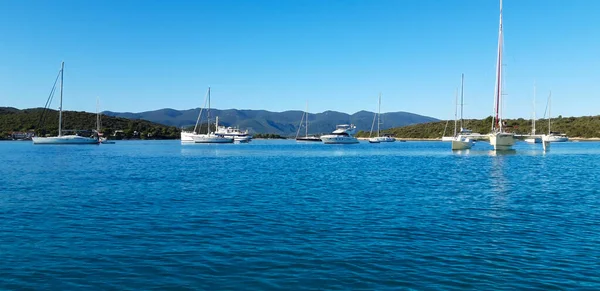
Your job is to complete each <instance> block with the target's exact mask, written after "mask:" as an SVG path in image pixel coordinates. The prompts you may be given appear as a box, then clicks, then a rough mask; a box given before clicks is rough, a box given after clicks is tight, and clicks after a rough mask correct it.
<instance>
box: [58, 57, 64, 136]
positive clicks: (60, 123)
mask: <svg viewBox="0 0 600 291" xmlns="http://www.w3.org/2000/svg"><path fill="white" fill-rule="evenodd" d="M64 74H65V62H64V61H63V62H62V63H61V64H60V107H58V110H59V111H58V136H62V108H63V106H62V102H63V76H64Z"/></svg>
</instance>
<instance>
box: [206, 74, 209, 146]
mask: <svg viewBox="0 0 600 291" xmlns="http://www.w3.org/2000/svg"><path fill="white" fill-rule="evenodd" d="M206 134H210V86H209V87H208V109H207V110H206Z"/></svg>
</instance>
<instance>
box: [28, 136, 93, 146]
mask: <svg viewBox="0 0 600 291" xmlns="http://www.w3.org/2000/svg"><path fill="white" fill-rule="evenodd" d="M32 140H33V144H98V143H99V141H98V139H97V138H94V137H83V136H78V135H63V136H54V137H34V138H32Z"/></svg>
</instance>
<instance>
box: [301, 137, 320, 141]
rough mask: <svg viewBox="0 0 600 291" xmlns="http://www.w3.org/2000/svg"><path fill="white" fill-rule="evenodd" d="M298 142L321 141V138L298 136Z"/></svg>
mask: <svg viewBox="0 0 600 291" xmlns="http://www.w3.org/2000/svg"><path fill="white" fill-rule="evenodd" d="M296 141H297V142H321V139H320V138H318V137H316V136H305V137H297V138H296Z"/></svg>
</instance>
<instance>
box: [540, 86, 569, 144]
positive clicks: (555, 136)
mask: <svg viewBox="0 0 600 291" xmlns="http://www.w3.org/2000/svg"><path fill="white" fill-rule="evenodd" d="M551 109H552V92H550V94H549V95H548V134H546V135H544V136H542V140H543V141H545V142H567V141H569V137H568V136H567V135H566V134H564V133H560V132H554V131H552V115H551V111H550V110H551Z"/></svg>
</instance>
